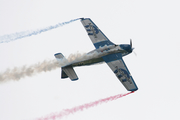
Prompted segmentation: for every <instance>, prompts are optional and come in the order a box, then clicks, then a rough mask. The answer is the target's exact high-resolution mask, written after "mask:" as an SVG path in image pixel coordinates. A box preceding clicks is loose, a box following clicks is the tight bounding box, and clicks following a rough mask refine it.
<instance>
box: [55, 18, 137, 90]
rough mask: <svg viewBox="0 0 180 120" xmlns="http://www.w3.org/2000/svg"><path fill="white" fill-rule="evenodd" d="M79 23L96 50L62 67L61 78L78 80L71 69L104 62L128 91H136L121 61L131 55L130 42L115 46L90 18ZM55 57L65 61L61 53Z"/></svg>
mask: <svg viewBox="0 0 180 120" xmlns="http://www.w3.org/2000/svg"><path fill="white" fill-rule="evenodd" d="M81 23H82V24H83V26H84V28H85V30H86V31H87V33H88V36H89V38H90V39H91V41H92V43H93V44H94V46H95V48H96V49H95V50H93V51H91V52H89V53H87V56H88V57H84V58H83V59H80V60H76V61H73V62H71V63H68V64H66V65H64V66H62V72H61V78H68V77H69V78H70V79H71V80H72V81H74V80H78V77H77V74H76V73H75V71H74V69H73V67H77V66H85V65H92V64H96V63H100V62H106V63H107V65H108V66H109V67H110V68H111V70H112V71H113V72H114V74H115V75H116V76H117V78H118V79H119V81H120V82H121V83H122V84H123V85H124V87H125V88H126V89H127V90H128V91H136V90H138V87H137V85H136V83H135V82H134V80H133V78H132V76H131V74H130V72H129V70H128V68H127V66H126V64H125V63H124V61H123V59H122V57H123V56H126V55H128V54H130V53H132V51H133V48H132V41H130V44H120V45H116V44H114V43H112V42H111V41H110V40H109V39H108V38H107V37H106V36H105V35H104V34H103V32H102V31H101V30H100V29H99V28H98V27H97V26H96V25H95V24H94V22H93V21H92V20H91V19H90V18H81ZM55 57H56V58H57V60H60V59H65V58H64V56H63V55H62V54H61V53H57V54H55Z"/></svg>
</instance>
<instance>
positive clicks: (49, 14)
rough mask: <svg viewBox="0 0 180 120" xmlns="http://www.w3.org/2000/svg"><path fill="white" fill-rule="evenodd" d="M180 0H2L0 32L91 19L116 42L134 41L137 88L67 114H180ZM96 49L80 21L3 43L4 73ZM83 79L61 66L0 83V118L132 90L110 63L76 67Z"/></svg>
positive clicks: (104, 119)
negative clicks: (63, 76)
mask: <svg viewBox="0 0 180 120" xmlns="http://www.w3.org/2000/svg"><path fill="white" fill-rule="evenodd" d="M179 4H180V3H179V1H178V0H146V1H145V0H136V1H135V0H110V1H109V0H104V1H103V2H102V1H100V0H91V1H86V0H38V1H37V0H1V1H0V36H3V35H6V34H12V33H16V32H22V31H26V30H37V29H41V28H44V27H48V26H51V25H56V24H57V23H62V22H66V21H70V20H72V19H76V18H81V17H84V18H91V19H92V21H93V22H94V23H95V24H96V25H97V26H98V27H99V28H100V29H101V30H102V31H103V33H104V34H105V35H106V36H107V37H108V38H109V39H110V40H111V41H112V42H113V43H116V44H122V43H127V44H129V42H130V39H132V42H133V47H134V48H135V50H134V51H135V52H136V54H137V56H135V55H134V54H133V53H132V54H130V55H128V56H125V57H124V58H123V59H124V61H125V63H126V65H127V66H128V68H129V71H130V72H131V74H132V76H133V78H134V80H135V82H136V84H137V86H138V88H139V90H138V91H137V92H135V93H134V94H131V95H128V96H125V97H123V98H120V99H117V100H115V101H111V102H108V103H104V104H101V105H98V106H96V107H93V108H89V109H86V110H84V111H80V112H77V113H74V114H71V115H69V116H66V117H64V118H62V119H63V120H92V119H93V120H100V119H101V120H109V119H111V120H132V119H135V120H160V119H163V120H170V119H171V120H179V119H180V117H179V111H180V103H179V101H180V96H179V91H180V88H179V83H180V82H179V78H178V75H179V67H180V63H179V61H180V56H179V51H180V47H179V45H180V44H179V43H180V42H179V40H180V35H179V33H180V22H179V21H180V7H179ZM93 49H95V47H94V46H93V44H92V42H91V40H90V39H89V37H88V35H87V33H86V31H85V29H84V28H83V26H82V24H81V22H80V20H78V21H75V22H72V23H70V24H67V25H64V26H62V27H59V28H56V29H53V30H49V31H47V32H44V33H41V34H38V35H34V36H31V37H26V38H22V39H18V40H16V41H12V42H9V43H1V44H0V59H1V63H0V66H1V67H0V72H1V73H3V72H4V71H6V70H7V69H8V68H9V69H13V68H14V67H22V66H23V65H27V66H30V65H33V64H36V63H38V62H42V61H44V60H51V59H55V58H54V54H55V53H58V52H61V53H63V54H64V56H66V57H68V56H69V55H70V54H71V53H77V52H79V53H86V52H89V51H91V50H93ZM75 71H76V73H77V75H78V77H79V80H78V81H75V82H72V81H70V79H65V80H61V75H60V69H59V68H58V69H55V70H52V71H49V72H42V73H40V74H36V75H35V76H32V77H25V78H22V79H20V80H18V81H14V80H9V81H8V82H5V83H0V113H1V114H0V119H1V120H27V119H28V120H31V119H34V118H39V117H42V116H46V115H49V114H51V113H53V112H60V111H61V110H63V109H66V108H73V107H75V106H78V105H82V104H84V103H89V102H93V101H96V100H98V99H102V98H106V97H109V96H113V95H117V94H121V93H127V92H128V91H126V89H125V88H124V87H123V85H122V84H121V83H120V82H119V80H118V79H117V78H116V76H115V75H114V73H113V72H112V71H111V69H110V68H109V67H108V66H107V64H106V63H104V64H99V65H93V66H85V67H79V68H75Z"/></svg>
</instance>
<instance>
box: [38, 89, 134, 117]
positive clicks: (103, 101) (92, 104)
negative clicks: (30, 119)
mask: <svg viewBox="0 0 180 120" xmlns="http://www.w3.org/2000/svg"><path fill="white" fill-rule="evenodd" d="M131 93H133V92H129V93H126V94H118V95H115V96H111V97H108V98H104V99H100V100H97V101H94V102H90V103H87V104H84V105H80V106H77V107H74V108H71V109H64V110H62V111H61V112H59V113H54V114H51V115H48V116H46V117H43V118H38V119H37V120H55V119H61V118H62V117H64V116H68V115H70V114H73V113H75V112H78V111H83V110H84V109H88V108H91V107H94V106H97V105H99V104H101V103H106V102H109V101H113V100H116V99H118V98H121V97H124V96H126V95H129V94H131Z"/></svg>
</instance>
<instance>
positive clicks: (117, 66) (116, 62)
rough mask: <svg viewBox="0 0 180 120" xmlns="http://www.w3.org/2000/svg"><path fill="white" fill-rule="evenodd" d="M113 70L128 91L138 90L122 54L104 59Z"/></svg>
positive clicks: (104, 57) (111, 55)
mask: <svg viewBox="0 0 180 120" xmlns="http://www.w3.org/2000/svg"><path fill="white" fill-rule="evenodd" d="M102 58H103V59H104V61H105V62H106V63H107V64H108V66H109V67H110V68H111V70H112V71H113V72H114V73H115V74H116V76H117V78H118V79H119V81H120V82H121V83H122V84H123V85H124V87H125V88H126V89H127V90H128V91H136V90H138V88H137V86H136V83H135V82H134V80H133V78H132V76H131V74H130V72H129V70H128V69H127V67H126V64H125V63H124V61H123V59H122V55H121V53H115V54H110V55H107V56H103V57H102Z"/></svg>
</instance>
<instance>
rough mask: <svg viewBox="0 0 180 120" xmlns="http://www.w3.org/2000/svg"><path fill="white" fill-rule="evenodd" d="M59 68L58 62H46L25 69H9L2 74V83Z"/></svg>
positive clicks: (0, 80) (0, 76)
mask: <svg viewBox="0 0 180 120" xmlns="http://www.w3.org/2000/svg"><path fill="white" fill-rule="evenodd" d="M57 67H58V63H57V60H45V61H43V62H39V63H37V64H34V65H31V66H28V67H27V66H26V65H24V66H23V67H19V68H18V67H15V68H13V69H7V70H6V71H5V72H4V73H0V82H7V81H9V80H19V79H21V78H24V77H26V76H28V77H30V76H33V75H36V74H37V73H40V72H47V71H51V70H54V69H56V68H57Z"/></svg>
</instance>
